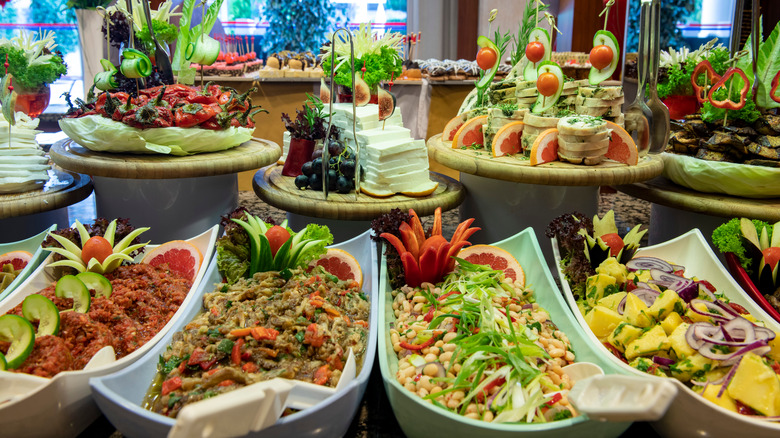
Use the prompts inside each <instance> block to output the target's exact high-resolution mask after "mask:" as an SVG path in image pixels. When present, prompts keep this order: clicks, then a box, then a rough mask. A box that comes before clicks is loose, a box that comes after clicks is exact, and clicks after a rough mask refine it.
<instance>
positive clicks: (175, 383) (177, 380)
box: [160, 376, 181, 395]
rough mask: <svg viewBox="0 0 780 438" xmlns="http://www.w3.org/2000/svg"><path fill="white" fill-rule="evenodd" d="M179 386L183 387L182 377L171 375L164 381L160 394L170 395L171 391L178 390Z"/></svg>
mask: <svg viewBox="0 0 780 438" xmlns="http://www.w3.org/2000/svg"><path fill="white" fill-rule="evenodd" d="M179 388H181V377H179V376H176V377H171V378H170V379H168V380H166V381H164V382H163V383H162V390H161V391H160V394H161V395H168V394H170V393H171V391H176V390H177V389H179Z"/></svg>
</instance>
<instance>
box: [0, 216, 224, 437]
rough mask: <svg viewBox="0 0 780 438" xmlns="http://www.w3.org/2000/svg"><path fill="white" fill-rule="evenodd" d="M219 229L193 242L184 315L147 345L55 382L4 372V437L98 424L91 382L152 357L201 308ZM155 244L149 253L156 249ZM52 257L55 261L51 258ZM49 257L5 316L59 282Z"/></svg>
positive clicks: (0, 378) (0, 413)
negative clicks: (199, 257) (197, 259)
mask: <svg viewBox="0 0 780 438" xmlns="http://www.w3.org/2000/svg"><path fill="white" fill-rule="evenodd" d="M217 230H218V227H217V226H216V225H215V226H214V227H212V228H211V229H209V230H207V231H205V232H203V233H202V234H200V235H198V236H196V237H193V238H191V239H189V240H188V241H189V242H190V243H192V244H193V245H195V246H196V247H197V248H198V250H200V252H201V254H203V263H201V266H200V269H199V270H198V274H197V276H196V277H195V281H194V282H193V285H192V288H191V289H190V292H189V293H188V294H187V297H186V298H185V299H184V301H183V302H182V304H181V306H180V307H179V310H178V311H177V312H176V313H175V314H174V315H173V317H172V318H171V320H170V321H168V323H167V324H166V325H165V326H164V327H163V328H162V330H160V332H158V333H157V334H156V335H155V336H154V337H152V339H150V340H149V341H148V342H147V343H146V344H144V345H143V346H141V347H140V348H138V349H137V350H136V351H134V352H132V353H130V354H128V355H127V356H125V357H123V358H121V359H119V360H110V361H106V362H107V363H103V364H102V365H99V366H96V367H94V368H92V367H91V364H88V366H89V367H90V369H88V370H87V369H85V370H79V371H65V372H62V373H59V374H57V375H56V376H54V377H53V378H51V379H48V378H43V377H37V376H32V375H28V374H18V373H11V372H8V371H0V430H2V435H3V436H9V437H28V436H29V437H41V436H60V437H67V436H75V435H78V434H79V433H80V432H81V431H82V430H84V429H85V428H86V427H87V426H89V424H90V423H92V422H93V421H94V420H95V419H96V418H97V417H98V415H99V414H100V411H99V410H98V407H97V405H96V404H95V402H94V400H93V399H92V394H91V390H90V388H89V379H90V378H91V377H97V376H103V375H106V374H111V373H113V372H116V371H118V370H120V369H122V368H124V367H126V366H128V365H130V364H132V363H133V362H135V361H136V360H138V359H140V358H141V357H142V356H143V355H144V354H146V353H147V352H148V351H149V350H150V349H151V348H152V347H153V346H154V345H155V344H156V343H157V342H159V341H160V340H161V339H162V338H163V337H164V336H165V335H166V334H167V333H168V332H169V331H170V330H171V328H172V327H174V326H175V325H176V324H177V323H178V322H179V320H180V319H181V318H182V317H183V315H184V313H185V312H186V309H188V308H190V307H193V306H196V305H197V304H198V297H197V296H196V295H197V293H196V291H198V290H199V285H200V283H201V281H202V280H203V277H204V274H205V272H206V268H207V267H208V265H209V264H210V261H211V258H212V257H211V256H212V253H213V248H214V242H215V240H216V236H217ZM154 246H155V245H149V246H148V247H147V251H149V250H150V249H152V248H154ZM50 257H51V256H50ZM49 262H50V258H47V259H46V260H45V261H44V262H43V263H41V265H40V266H39V267H38V269H36V270H35V272H34V273H33V274H32V275H30V277H28V278H27V280H26V281H25V282H24V283H22V284H21V285H20V286H19V287H18V288H17V289H16V291H15V292H14V293H13V294H11V295H9V296H8V297H7V298H6V299H5V300H3V302H2V303H0V315H2V314H5V313H7V312H8V311H9V310H11V309H12V308H14V307H15V306H17V305H18V304H19V303H21V302H22V301H24V298H25V297H27V296H28V295H30V294H33V293H36V292H38V291H40V290H41V289H44V288H46V287H48V286H49V285H50V284H51V282H52V281H53V279H52V278H51V277H50V276H49V275H48V271H49V270H50V268H49V269H47V268H46V265H47V264H48V263H49Z"/></svg>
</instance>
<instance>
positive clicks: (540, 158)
mask: <svg viewBox="0 0 780 438" xmlns="http://www.w3.org/2000/svg"><path fill="white" fill-rule="evenodd" d="M557 159H558V130H557V129H556V128H550V129H548V130H546V131H544V132H542V133H541V134H539V136H538V137H536V140H534V144H533V146H532V147H531V166H536V165H537V164H544V163H549V162H551V161H555V160H557Z"/></svg>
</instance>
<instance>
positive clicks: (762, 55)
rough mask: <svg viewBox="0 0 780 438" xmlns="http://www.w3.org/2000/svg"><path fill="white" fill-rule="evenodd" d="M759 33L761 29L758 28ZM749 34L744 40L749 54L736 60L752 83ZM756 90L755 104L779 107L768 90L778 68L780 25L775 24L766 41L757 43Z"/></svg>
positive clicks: (751, 49)
mask: <svg viewBox="0 0 780 438" xmlns="http://www.w3.org/2000/svg"><path fill="white" fill-rule="evenodd" d="M759 35H761V31H760V30H759ZM751 37H752V35H751V36H749V37H748V39H747V42H745V50H747V51H748V53H749V56H745V57H743V58H742V59H740V60H739V62H737V67H739V68H741V69H742V70H743V71H744V72H745V73H746V74H747V76H748V79H750V85H751V86H752V85H753V80H754V79H753V47H752V44H751ZM756 59H757V60H758V65H757V69H758V73H757V74H758V78H759V83H758V91H757V93H756V104H758V106H759V107H761V108H764V109H771V108H780V103H777V102H775V101H774V100H772V98H771V96H770V94H769V91H770V90H771V88H772V79H773V78H774V77H775V75H776V74H777V71H778V70H780V25H777V26H775V28H774V30H772V33H770V34H769V36H768V37H767V39H766V41H763V42H761V41H759V45H758V57H757V58H756Z"/></svg>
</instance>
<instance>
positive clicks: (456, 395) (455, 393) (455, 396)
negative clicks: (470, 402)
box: [452, 391, 466, 400]
mask: <svg viewBox="0 0 780 438" xmlns="http://www.w3.org/2000/svg"><path fill="white" fill-rule="evenodd" d="M464 397H466V393H465V392H463V391H453V393H452V398H453V399H454V400H463V398H464Z"/></svg>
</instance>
